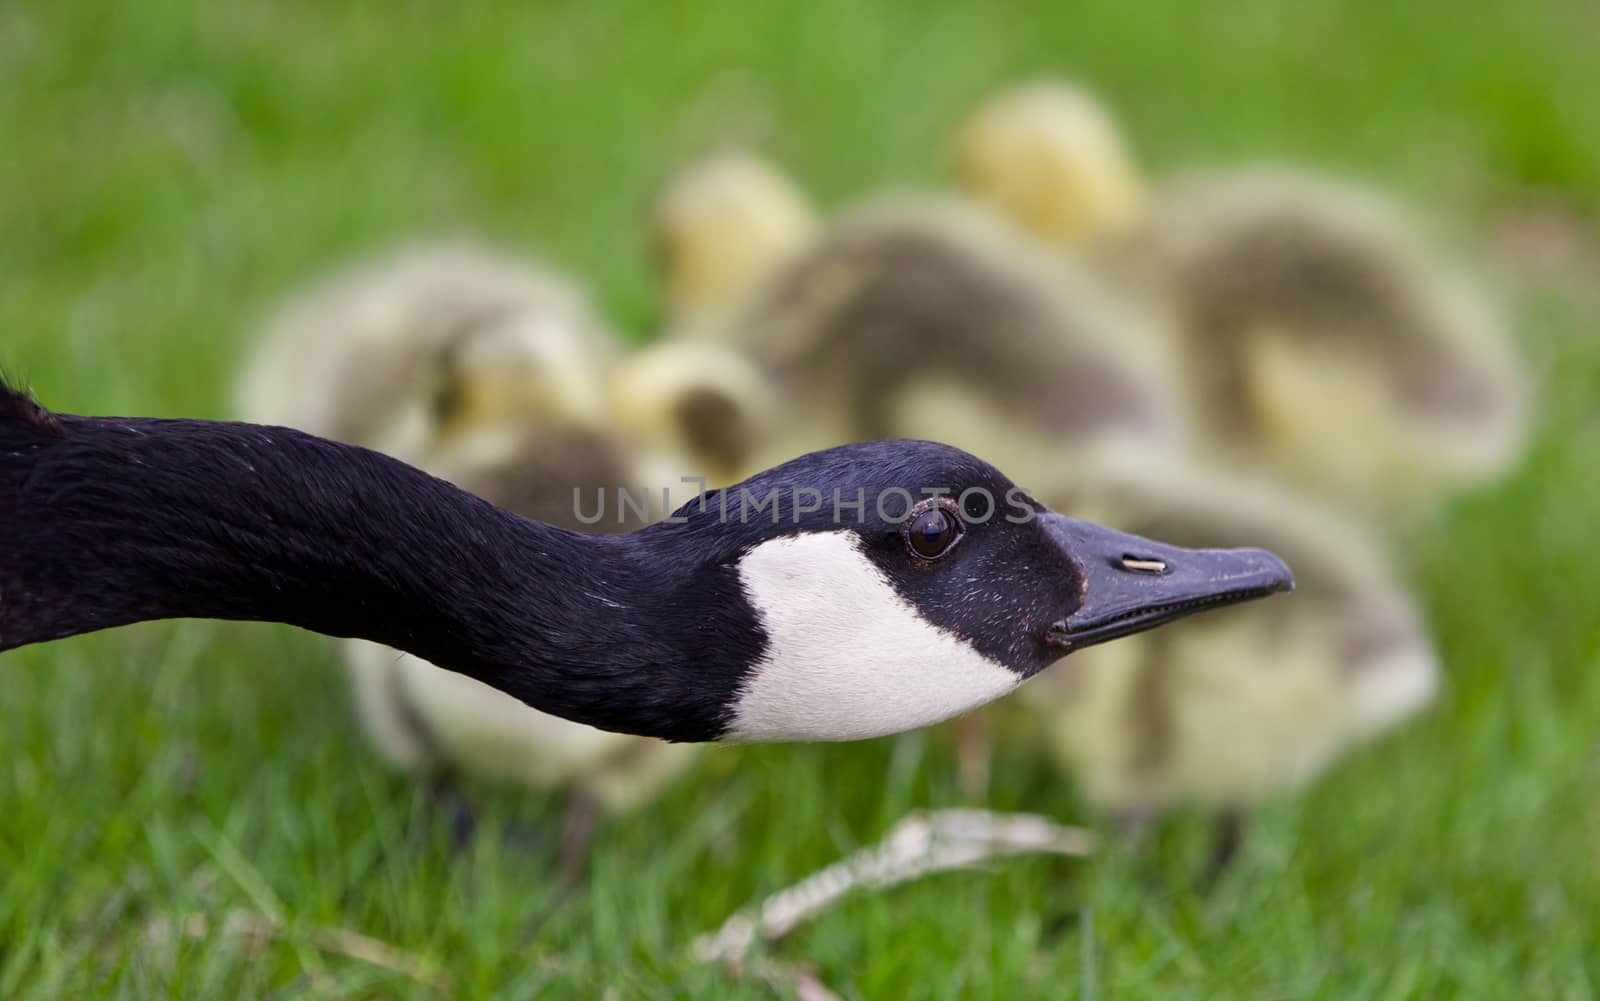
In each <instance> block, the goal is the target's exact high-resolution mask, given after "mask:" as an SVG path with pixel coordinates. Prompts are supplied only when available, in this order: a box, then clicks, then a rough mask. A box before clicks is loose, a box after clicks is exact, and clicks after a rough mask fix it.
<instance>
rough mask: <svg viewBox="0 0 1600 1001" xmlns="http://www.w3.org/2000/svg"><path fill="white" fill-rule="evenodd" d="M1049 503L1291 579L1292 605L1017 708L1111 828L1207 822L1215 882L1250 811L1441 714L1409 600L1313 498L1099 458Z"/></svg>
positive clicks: (1042, 693)
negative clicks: (1190, 810) (1422, 716)
mask: <svg viewBox="0 0 1600 1001" xmlns="http://www.w3.org/2000/svg"><path fill="white" fill-rule="evenodd" d="M1039 496H1040V497H1041V499H1043V500H1045V502H1046V503H1048V504H1050V505H1051V507H1052V508H1054V509H1055V510H1058V511H1062V512H1064V513H1067V514H1070V515H1072V516H1073V517H1082V518H1092V517H1096V516H1099V517H1104V518H1108V519H1114V520H1115V521H1116V523H1117V524H1118V525H1119V526H1120V527H1122V528H1123V529H1124V530H1126V531H1129V532H1133V533H1135V534H1139V535H1144V536H1150V537H1156V538H1161V539H1167V538H1174V539H1179V540H1183V541H1184V542H1186V543H1187V544H1190V545H1205V546H1228V545H1232V544H1236V543H1237V542H1238V541H1239V540H1241V539H1247V538H1248V539H1255V540H1258V541H1260V542H1261V543H1262V544H1263V545H1267V546H1270V547H1272V548H1273V550H1274V551H1275V552H1278V553H1280V554H1281V555H1283V557H1284V558H1285V559H1286V560H1287V561H1288V562H1289V564H1290V565H1291V566H1293V567H1294V570H1295V578H1296V587H1295V593H1294V594H1293V595H1292V596H1291V597H1290V598H1289V599H1288V600H1285V601H1282V602H1263V603H1259V604H1251V605H1241V606H1240V607H1238V608H1236V609H1225V610H1223V611H1221V612H1219V613H1217V614H1216V615H1215V616H1208V617H1206V618H1204V619H1196V620H1194V621H1192V622H1183V623H1178V624H1176V625H1174V626H1173V627H1172V628H1171V629H1169V630H1166V631H1164V632H1162V633H1160V634H1151V635H1149V636H1138V637H1132V638H1130V639H1128V640H1126V641H1119V642H1118V643H1114V644H1107V645H1105V646H1103V647H1097V648H1094V649H1090V650H1084V651H1082V652H1080V653H1079V654H1077V655H1075V656H1074V657H1073V659H1072V661H1070V662H1069V665H1070V667H1069V669H1068V670H1064V671H1061V672H1059V673H1055V674H1052V675H1050V676H1042V677H1040V678H1038V679H1036V681H1035V682H1034V683H1033V684H1030V685H1029V686H1027V687H1026V688H1025V689H1024V690H1023V691H1022V692H1021V693H1020V695H1019V700H1018V701H1019V703H1020V706H1021V708H1022V709H1023V710H1025V711H1029V712H1031V713H1032V714H1034V716H1035V719H1036V722H1039V723H1041V724H1042V725H1043V727H1044V728H1045V732H1046V735H1047V737H1048V742H1049V744H1050V745H1051V746H1052V747H1053V748H1054V751H1055V753H1056V754H1057V756H1058V758H1059V760H1060V762H1061V764H1062V765H1063V766H1064V767H1066V768H1068V769H1070V770H1071V771H1072V772H1073V773H1074V774H1076V775H1077V777H1078V778H1079V780H1080V782H1081V784H1082V788H1083V790H1084V793H1085V795H1086V797H1087V798H1088V799H1089V800H1090V801H1091V802H1092V803H1093V804H1094V805H1095V806H1097V807H1099V808H1101V809H1103V810H1105V811H1108V812H1109V813H1110V814H1111V815H1112V817H1113V818H1114V819H1115V820H1116V821H1117V822H1118V823H1119V825H1122V826H1124V827H1126V828H1137V827H1138V826H1140V825H1142V824H1143V823H1146V822H1148V821H1150V820H1153V819H1155V818H1157V817H1159V816H1160V815H1162V814H1164V813H1166V812H1167V811H1169V810H1171V809H1174V808H1177V807H1181V806H1190V807H1200V808H1206V809H1211V810H1215V811H1217V812H1218V817H1219V825H1218V826H1219V833H1218V838H1217V844H1216V854H1215V856H1214V859H1213V871H1217V870H1220V868H1221V867H1222V866H1223V865H1225V864H1226V863H1227V861H1228V859H1229V858H1230V857H1231V855H1232V854H1233V852H1234V850H1235V849H1236V848H1237V847H1238V845H1239V840H1240V837H1241V831H1242V828H1241V824H1242V817H1243V814H1244V811H1245V810H1246V809H1247V808H1249V807H1250V806H1251V805H1253V804H1255V803H1257V802H1259V801H1260V800H1262V799H1263V798H1266V797H1268V796H1270V795H1272V794H1274V793H1280V792H1283V791H1285V790H1290V789H1293V788H1295V787H1297V786H1299V785H1301V784H1302V783H1304V782H1306V781H1308V780H1309V779H1311V778H1312V777H1314V776H1315V775H1316V774H1318V773H1319V772H1320V771H1322V770H1323V769H1324V768H1326V767H1327V766H1328V765H1329V764H1331V763H1332V762H1333V761H1334V760H1335V759H1337V758H1338V757H1339V756H1340V755H1341V754H1342V753H1344V752H1345V751H1347V750H1349V749H1351V748H1352V747H1354V746H1356V745H1357V744H1359V743H1360V742H1362V741H1364V740H1366V739H1368V738H1370V737H1372V736H1374V735H1376V734H1378V733H1380V732H1382V731H1383V730H1385V729H1387V728H1389V727H1391V726H1393V725H1395V724H1396V723H1398V722H1399V721H1401V720H1402V719H1404V718H1405V717H1407V716H1409V715H1411V714H1412V713H1413V712H1415V711H1417V710H1418V709H1420V708H1421V707H1423V706H1425V705H1426V704H1427V703H1428V702H1429V701H1430V700H1431V699H1432V697H1433V695H1434V691H1435V688H1436V687H1437V684H1438V665H1437V660H1436V655H1435V652H1434V649H1433V645H1432V643H1431V641H1430V638H1429V635H1428V632H1427V630H1426V627H1425V625H1424V623H1423V621H1422V618H1421V615H1420V612H1419V610H1418V608H1417V607H1416V605H1415V603H1414V601H1413V600H1412V598H1411V597H1410V596H1409V594H1408V593H1407V591H1406V590H1405V589H1404V588H1403V587H1402V586H1401V584H1400V583H1399V582H1398V581H1397V580H1396V578H1395V577H1394V575H1393V574H1392V573H1391V572H1390V571H1389V569H1388V568H1387V567H1386V566H1385V563H1384V561H1383V560H1382V559H1381V558H1380V556H1379V554H1378V552H1377V550H1376V549H1375V547H1374V544H1373V542H1372V541H1371V540H1370V539H1369V538H1367V537H1366V536H1365V535H1364V534H1362V533H1361V532H1360V531H1359V530H1357V529H1356V528H1355V527H1354V526H1352V525H1350V524H1348V523H1346V522H1344V521H1342V520H1340V519H1339V518H1337V517H1335V516H1333V515H1331V514H1328V513H1326V512H1322V511H1319V510H1317V509H1316V508H1315V507H1314V506H1312V505H1310V504H1308V503H1307V502H1306V501H1304V500H1303V499H1301V498H1298V497H1295V496H1294V495H1292V494H1289V493H1286V492H1284V491H1282V490H1280V489H1278V488H1276V487H1274V486H1272V485H1270V484H1269V483H1268V482H1266V481H1249V480H1244V479H1240V478H1236V477H1230V476H1228V475H1226V474H1223V473H1220V472H1216V471H1211V470H1206V469H1202V468H1198V467H1195V466H1190V465H1185V464H1181V463H1176V464H1175V463H1174V462H1172V461H1171V459H1170V458H1162V460H1161V461H1159V462H1153V461H1150V458H1149V457H1148V456H1145V455H1142V454H1140V453H1138V452H1137V451H1132V450H1129V451H1125V452H1121V453H1106V452H1102V453H1101V454H1099V455H1098V456H1096V457H1095V461H1093V462H1089V463H1085V464H1080V465H1079V466H1077V467H1076V468H1074V470H1073V471H1072V474H1071V476H1070V478H1069V479H1067V480H1064V481H1058V482H1057V483H1055V484H1048V485H1043V486H1041V488H1040V490H1039Z"/></svg>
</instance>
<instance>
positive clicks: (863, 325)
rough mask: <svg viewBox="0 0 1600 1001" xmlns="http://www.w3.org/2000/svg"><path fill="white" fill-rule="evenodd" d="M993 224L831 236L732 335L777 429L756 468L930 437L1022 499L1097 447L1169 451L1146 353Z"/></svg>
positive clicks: (1097, 304)
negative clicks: (774, 413)
mask: <svg viewBox="0 0 1600 1001" xmlns="http://www.w3.org/2000/svg"><path fill="white" fill-rule="evenodd" d="M1136 323H1137V318H1136V317H1134V316H1132V315H1131V314H1129V313H1128V312H1127V311H1125V310H1123V309H1122V308H1121V307H1120V304H1119V303H1118V301H1117V300H1116V298H1115V297H1114V296H1113V295H1111V294H1110V293H1109V292H1108V291H1107V290H1106V289H1105V288H1103V287H1102V286H1101V285H1100V284H1099V283H1097V282H1096V281H1095V280H1094V279H1093V278H1092V277H1090V276H1088V275H1086V274H1083V273H1081V272H1080V271H1078V270H1075V269H1073V268H1071V267H1070V266H1068V265H1066V264H1065V263H1063V262H1061V261H1057V260H1054V259H1052V258H1051V257H1050V256H1049V255H1047V254H1044V253H1041V252H1040V251H1039V250H1037V249H1036V248H1035V247H1033V246H1031V245H1030V244H1029V243H1028V241H1026V240H1024V239H1021V238H1019V237H1017V236H1016V235H1014V234H1012V233H1011V232H1009V231H1008V230H1007V229H1006V227H1004V226H1003V225H1001V224H999V223H997V222H996V221H995V220H994V219H992V218H991V217H990V216H989V215H988V214H987V213H984V212H982V211H979V210H976V209H973V208H969V207H966V206H963V205H961V204H959V203H955V202H952V201H950V200H948V199H938V198H931V197H915V196H900V197H888V198H880V199H875V200H874V201H873V202H871V203H869V204H867V205H865V206H863V207H861V208H860V209H858V210H855V211H853V212H848V213H846V214H845V216H844V217H843V218H841V219H840V220H838V221H836V222H835V223H833V224H832V225H831V226H830V227H829V229H828V230H827V231H826V232H825V233H824V234H822V235H820V236H819V237H817V238H816V239H815V240H813V242H812V243H811V245H810V246H809V247H808V248H807V249H806V250H805V251H804V252H802V253H801V254H799V255H798V256H796V257H794V258H792V259H791V260H790V261H789V262H788V263H787V264H785V265H784V266H782V267H781V268H779V269H778V270H777V271H776V272H775V273H774V274H773V275H772V276H771V277H770V278H769V279H768V281H767V282H766V284H765V286H764V287H763V289H762V290H761V291H760V293H759V294H758V295H756V296H755V297H754V298H753V299H752V300H751V301H750V302H749V303H748V304H747V305H746V306H745V307H744V308H743V309H741V310H739V311H738V312H737V313H736V315H735V317H734V318H733V319H732V320H730V321H729V331H728V333H727V334H725V335H724V336H725V340H726V342H727V343H730V344H733V345H736V346H738V347H740V348H742V349H743V350H745V351H746V352H747V353H748V354H749V355H750V356H751V357H752V358H753V359H755V361H756V362H757V363H758V365H760V367H761V368H762V370H763V371H764V372H765V373H766V374H767V376H768V378H769V379H770V380H771V382H772V385H773V386H774V388H775V391H776V392H777V394H778V398H779V400H780V401H781V406H782V408H783V409H784V412H785V415H786V420H785V421H783V422H782V426H781V427H779V428H778V429H777V431H776V433H775V434H774V435H773V436H772V439H771V444H770V445H769V450H768V453H767V454H768V455H769V456H771V457H772V458H783V457H787V456H789V455H795V454H799V453H801V452H805V451H809V450H812V449H816V448H821V447H826V446H831V445H836V444H839V443H842V442H850V441H861V440H868V439H874V438H892V437H902V436H914V435H919V434H928V433H932V432H936V433H937V434H938V435H939V437H941V438H945V439H949V440H950V441H951V443H952V444H954V445H956V446H957V447H962V448H968V449H971V448H978V449H980V450H982V451H984V452H987V453H989V454H992V455H994V456H995V458H996V461H997V462H998V463H1000V464H1001V465H1003V466H1004V467H1005V468H1008V469H1012V470H1014V471H1015V475H1017V476H1018V478H1019V479H1020V480H1021V481H1022V482H1024V483H1026V482H1028V481H1029V480H1030V479H1031V478H1032V477H1034V476H1035V475H1038V474H1037V473H1036V472H1035V471H1036V470H1043V469H1049V468H1051V467H1052V466H1054V465H1056V464H1059V463H1060V462H1061V461H1063V443H1064V442H1071V443H1073V447H1074V449H1082V448H1086V447H1089V446H1090V445H1092V444H1094V443H1096V442H1099V441H1101V440H1103V439H1106V438H1121V437H1134V438H1138V439H1140V440H1143V441H1147V442H1152V443H1155V442H1160V443H1161V444H1163V445H1167V446H1172V445H1176V444H1177V443H1179V442H1180V441H1181V422H1180V419H1179V418H1180V413H1181V407H1180V404H1179V402H1178V401H1176V400H1175V399H1173V395H1174V394H1173V393H1172V392H1171V391H1170V380H1169V377H1168V374H1167V373H1166V371H1165V369H1164V366H1163V362H1162V359H1161V357H1160V356H1159V354H1158V353H1157V352H1156V351H1155V350H1154V348H1155V346H1156V345H1155V343H1154V341H1153V340H1149V339H1146V338H1143V337H1141V336H1139V335H1138V333H1137V331H1135V330H1134V329H1133V327H1134V326H1135V325H1136Z"/></svg>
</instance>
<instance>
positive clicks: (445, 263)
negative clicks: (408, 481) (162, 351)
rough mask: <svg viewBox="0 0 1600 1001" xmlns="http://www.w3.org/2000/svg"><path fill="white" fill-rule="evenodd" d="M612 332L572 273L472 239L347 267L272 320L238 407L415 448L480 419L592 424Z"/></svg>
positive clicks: (597, 417) (363, 440)
mask: <svg viewBox="0 0 1600 1001" xmlns="http://www.w3.org/2000/svg"><path fill="white" fill-rule="evenodd" d="M620 353H621V348H620V344H619V342H618V340H617V338H616V337H615V335H614V334H613V333H612V332H611V331H610V329H609V328H607V327H606V326H605V325H604V323H603V322H602V321H601V320H600V318H599V316H598V315H597V314H596V312H595V310H594V308H593V307H592V306H591V305H590V303H589V301H588V299H587V298H586V297H585V296H584V295H583V293H582V292H581V291H579V290H578V289H577V288H576V287H575V286H573V285H572V284H571V283H570V282H568V281H566V280H565V279H564V278H561V277H559V276H557V275H555V274H552V273H550V272H547V271H542V270H539V269H536V268H532V267H529V266H527V265H525V264H523V263H522V262H520V261H517V260H515V259H513V258H510V257H506V256H502V255H500V254H497V253H494V252H492V251H489V250H486V249H483V248H480V247H476V246H473V245H471V244H467V243H452V244H443V245H437V246H416V247H410V248H407V249H404V250H401V251H399V252H397V253H393V254H390V255H387V256H383V257H379V258H377V259H374V260H372V261H369V262H366V263H364V264H360V265H357V266H356V267H353V268H350V269H348V270H346V271H344V272H343V273H340V274H338V275H336V276H335V277H333V278H332V279H330V280H328V281H325V282H323V283H320V284H318V285H316V286H315V287H313V288H312V289H311V290H310V291H308V292H306V293H305V294H303V295H300V296H298V297H296V298H295V299H294V300H293V301H291V302H290V303H289V304H287V305H286V306H285V307H284V308H282V309H281V310H280V311H279V312H278V314H277V315H276V317H275V318H274V319H273V320H272V321H271V322H270V323H269V324H268V326H267V329H266V331H265V332H264V333H263V335H262V337H261V340H260V342H259V344H258V347H257V349H256V352H255V354H254V357H253V358H252V359H251V361H250V363H249V364H248V366H247V367H246V369H245V372H244V377H243V379H242V380H241V382H240V385H239V392H238V403H239V410H240V412H241V413H242V414H243V415H244V417H245V418H247V419H249V420H253V421H261V422H271V423H278V424H285V425H288V426H290V427H295V428H299V429H301V430H304V431H310V432H312V433H314V434H319V435H323V436H324V437H329V438H334V439H336V440H338V441H343V442H347V443H350V444H357V445H365V446H367V447H369V448H374V449H377V450H379V451H382V452H387V453H389V454H391V455H395V456H397V457H399V458H402V459H406V460H408V461H417V460H419V459H421V458H422V457H423V456H424V455H426V454H427V453H428V452H429V451H431V450H432V449H433V448H434V447H436V446H437V445H438V444H440V443H441V442H447V441H449V440H450V439H451V438H452V437H454V436H456V435H458V434H461V433H464V432H468V431H473V430H477V429H481V428H483V427H485V426H487V425H490V424H494V425H501V426H511V427H515V426H518V425H520V424H522V423H525V422H535V423H541V422H548V423H552V424H555V425H560V426H564V425H569V424H570V425H576V426H582V427H586V428H596V427H599V426H601V425H602V424H603V422H604V418H605V410H606V394H607V389H606V378H607V372H608V371H609V370H610V368H611V366H612V365H613V364H614V362H615V361H616V359H617V358H618V356H619V355H620Z"/></svg>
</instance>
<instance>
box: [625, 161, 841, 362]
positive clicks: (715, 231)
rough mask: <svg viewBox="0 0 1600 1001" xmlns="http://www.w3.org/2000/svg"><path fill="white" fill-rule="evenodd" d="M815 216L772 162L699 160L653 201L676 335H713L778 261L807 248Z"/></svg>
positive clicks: (656, 242)
mask: <svg viewBox="0 0 1600 1001" xmlns="http://www.w3.org/2000/svg"><path fill="white" fill-rule="evenodd" d="M817 225H818V224H817V218H816V214H815V211H814V210H813V209H812V207H811V205H810V203H809V202H808V201H807V199H806V197H805V195H803V194H802V193H801V192H800V189H799V188H798V187H797V186H796V185H795V184H794V182H793V181H791V180H790V179H789V178H787V177H785V176H784V175H783V173H782V172H781V171H779V170H778V168H777V167H776V166H774V165H773V164H772V163H770V162H768V161H767V160H764V159H762V158H760V157H758V156H755V155H754V154H751V153H724V154H719V155H716V156H712V157H708V158H706V159H703V160H700V161H697V162H695V163H692V164H690V165H689V166H687V167H685V168H684V169H682V170H681V171H679V172H678V173H677V175H675V176H674V177H673V178H671V179H670V180H669V181H668V182H667V185H666V187H665V188H664V189H663V191H662V193H661V195H660V196H659V197H658V198H657V199H656V203H655V208H654V211H653V214H652V220H651V229H652V235H653V240H652V242H653V244H654V246H655V249H656V256H657V260H658V261H659V262H660V266H661V270H662V273H663V278H664V282H663V285H664V291H665V293H666V299H667V317H668V322H667V326H668V327H669V328H670V329H672V330H673V331H674V332H675V333H680V334H682V333H687V334H690V335H712V336H714V335H715V334H716V333H717V332H718V331H720V330H722V329H724V328H723V326H722V321H723V320H725V319H726V318H727V317H728V315H729V314H730V312H731V311H732V310H734V309H735V308H736V307H738V306H739V305H741V304H742V303H743V302H744V301H745V299H746V298H747V297H748V296H750V295H751V294H753V293H754V292H755V291H756V290H758V289H759V288H760V286H761V285H762V283H763V282H764V281H765V280H766V279H767V277H768V276H769V275H770V274H771V273H772V272H773V271H774V270H775V269H776V268H777V267H778V266H779V265H780V264H782V263H783V261H785V260H787V259H788V258H789V257H791V256H793V255H794V254H795V253H797V252H798V251H799V250H800V249H801V248H803V247H804V246H805V245H806V244H807V243H809V242H810V240H811V239H812V237H813V236H814V235H815V233H816V230H817Z"/></svg>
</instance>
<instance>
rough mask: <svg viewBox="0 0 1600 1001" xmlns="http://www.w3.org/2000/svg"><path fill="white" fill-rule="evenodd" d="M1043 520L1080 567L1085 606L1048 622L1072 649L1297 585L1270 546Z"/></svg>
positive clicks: (1060, 518)
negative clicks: (1185, 543)
mask: <svg viewBox="0 0 1600 1001" xmlns="http://www.w3.org/2000/svg"><path fill="white" fill-rule="evenodd" d="M1039 517H1040V519H1041V521H1042V522H1043V523H1044V527H1045V531H1047V532H1048V533H1050V536H1051V538H1053V539H1054V540H1055V541H1056V543H1057V544H1058V545H1059V546H1060V547H1061V548H1062V550H1063V551H1064V552H1066V553H1067V554H1068V555H1069V556H1071V557H1072V559H1073V560H1074V561H1075V562H1076V563H1077V564H1078V565H1079V566H1080V567H1081V568H1082V569H1083V604H1082V605H1080V606H1079V607H1078V610H1077V611H1075V612H1073V613H1072V614H1071V615H1069V616H1067V617H1066V618H1065V619H1062V620H1061V621H1059V622H1057V623H1055V624H1054V625H1052V626H1051V627H1050V634H1049V636H1050V641H1051V642H1052V643H1054V644H1056V645H1058V646H1061V647H1065V648H1067V649H1069V650H1080V649H1082V648H1083V647H1086V646H1093V645H1094V644H1096V643H1104V642H1105V641H1106V640H1114V639H1116V638H1117V637H1119V636H1127V635H1129V634H1131V633H1137V632H1143V631H1144V630H1146V629H1154V628H1155V627H1156V626H1159V625H1162V624H1164V623H1167V622H1171V621H1173V620H1174V619H1181V618H1183V617H1184V616H1185V615H1192V614H1194V613H1195V612H1200V611H1204V610H1205V609H1208V608H1220V607H1222V606H1223V605H1235V604H1238V603H1239V602H1241V601H1249V600H1250V599H1252V598H1261V597H1265V596H1266V595H1269V594H1272V593H1273V592H1275V591H1292V590H1293V589H1294V574H1292V573H1291V572H1290V571H1289V567H1288V566H1287V565H1286V564H1285V563H1284V562H1283V561H1282V560H1280V559H1278V557H1276V556H1274V555H1273V554H1271V553H1269V552H1267V551H1266V550H1265V549H1184V548H1182V547H1181V546H1169V545H1167V544H1165V543H1162V542H1152V541H1151V540H1149V539H1142V538H1140V537H1139V536H1137V535H1127V534H1125V533H1123V532H1114V531H1112V530H1111V529H1109V528H1102V527H1100V526H1099V525H1096V524H1093V523H1091V522H1087V521H1079V520H1077V519H1076V518H1068V517H1066V516H1065V515H1060V514H1053V513H1050V514H1041V515H1040V516H1039Z"/></svg>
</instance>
